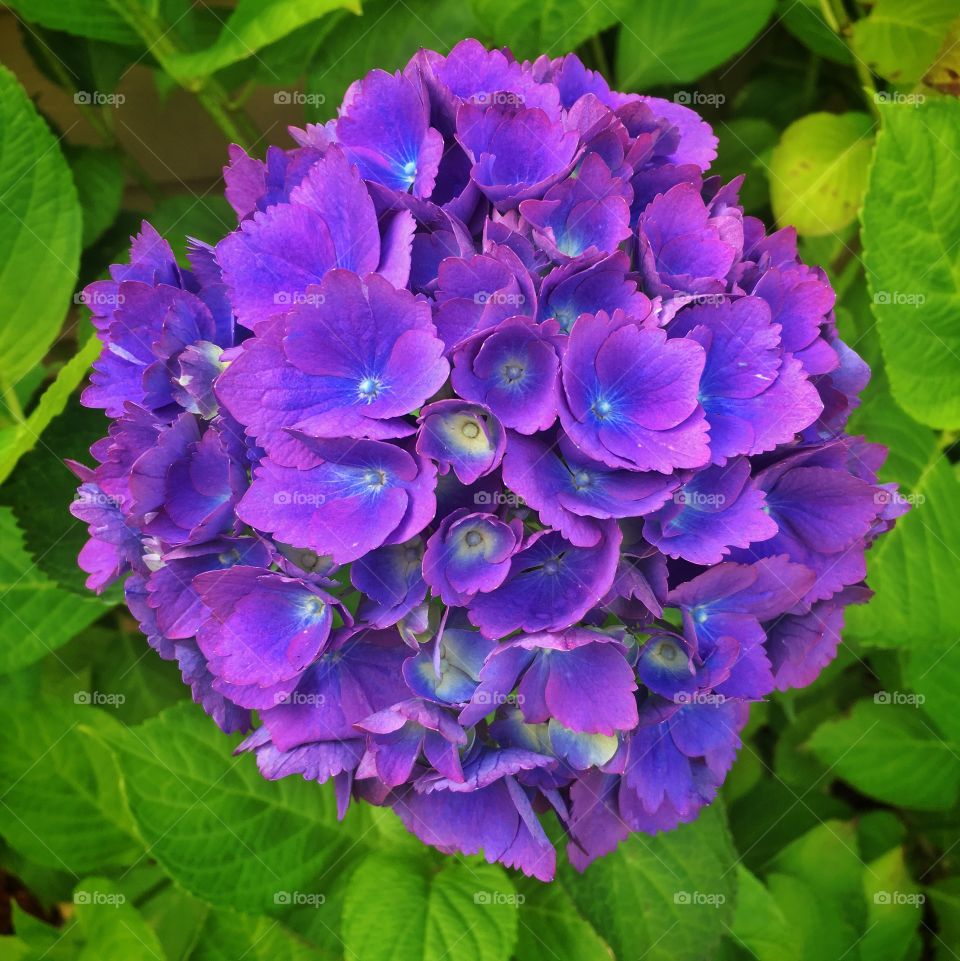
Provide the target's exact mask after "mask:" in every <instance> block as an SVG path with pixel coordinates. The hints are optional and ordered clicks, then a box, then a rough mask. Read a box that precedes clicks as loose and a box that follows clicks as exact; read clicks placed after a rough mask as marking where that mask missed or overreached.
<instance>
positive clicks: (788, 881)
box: [767, 873, 860, 961]
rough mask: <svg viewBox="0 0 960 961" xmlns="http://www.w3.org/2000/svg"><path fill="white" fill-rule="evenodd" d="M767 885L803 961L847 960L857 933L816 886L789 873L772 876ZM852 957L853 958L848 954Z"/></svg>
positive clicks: (858, 935)
mask: <svg viewBox="0 0 960 961" xmlns="http://www.w3.org/2000/svg"><path fill="white" fill-rule="evenodd" d="M767 886H768V888H769V889H770V893H771V894H772V895H773V897H774V899H775V900H776V902H777V905H778V906H779V908H780V910H781V912H782V913H783V916H784V917H785V918H786V922H787V925H788V927H789V928H790V931H791V932H792V938H791V940H792V941H793V943H794V944H795V945H796V946H797V947H799V949H800V957H801V958H803V959H804V961H824V959H825V958H844V957H846V958H849V957H851V953H850V952H851V951H852V950H853V948H854V947H855V945H856V943H857V939H858V938H859V937H860V932H859V931H857V929H856V928H854V927H853V926H852V925H850V924H849V923H848V922H847V921H845V920H844V919H843V917H842V916H841V915H840V914H839V913H838V912H837V911H835V910H834V906H833V904H831V902H830V901H829V900H827V899H826V898H824V897H823V895H822V894H821V892H820V890H819V886H818V885H810V884H807V883H806V882H804V881H801V880H800V879H799V878H795V877H792V876H791V875H789V874H780V873H774V874H771V875H770V876H769V877H768V878H767ZM852 957H856V955H852Z"/></svg>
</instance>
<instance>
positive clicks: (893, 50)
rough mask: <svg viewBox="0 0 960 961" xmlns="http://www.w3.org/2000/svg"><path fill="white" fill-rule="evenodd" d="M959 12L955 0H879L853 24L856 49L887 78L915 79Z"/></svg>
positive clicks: (932, 55)
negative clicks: (867, 13) (866, 14)
mask: <svg viewBox="0 0 960 961" xmlns="http://www.w3.org/2000/svg"><path fill="white" fill-rule="evenodd" d="M956 16H957V5H956V3H955V2H954V0H878V2H877V3H876V4H874V5H873V8H872V9H871V11H870V15H869V16H867V17H864V18H863V19H861V20H858V21H857V22H856V23H855V24H854V25H853V34H852V40H853V52H854V54H855V55H856V56H857V57H859V58H860V59H861V60H863V61H864V62H865V63H866V64H867V65H868V66H869V67H870V69H871V70H873V71H874V72H875V73H878V74H879V75H880V76H881V77H884V78H885V79H887V80H891V81H893V82H894V83H898V84H912V83H916V82H917V81H918V80H919V79H920V78H921V77H922V76H923V73H924V71H925V70H926V69H927V67H929V66H930V65H931V64H932V63H933V61H934V58H935V57H936V55H937V51H938V50H939V49H940V46H941V44H942V43H943V38H944V35H945V34H946V31H947V27H948V26H949V25H950V22H951V21H952V20H954V19H955V18H956Z"/></svg>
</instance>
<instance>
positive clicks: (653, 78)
mask: <svg viewBox="0 0 960 961" xmlns="http://www.w3.org/2000/svg"><path fill="white" fill-rule="evenodd" d="M773 6H774V3H773V0H748V2H746V3H741V4H739V5H738V7H737V15H736V16H735V17H732V16H730V5H729V4H727V3H723V2H722V0H695V2H693V3H686V4H671V3H661V2H658V0H637V2H636V3H634V4H632V5H631V8H630V11H629V12H628V13H625V14H624V20H623V24H622V26H621V27H620V39H619V44H618V46H617V77H618V79H619V84H620V86H621V87H622V88H623V89H624V90H641V91H642V90H644V89H645V88H647V87H651V86H653V85H655V84H678V83H689V82H690V81H693V80H696V79H698V78H699V77H702V76H703V75H704V74H705V73H706V72H707V71H708V70H712V69H713V68H714V67H716V66H719V65H720V64H721V63H723V61H724V60H727V59H728V58H729V57H732V56H733V55H734V54H735V53H738V52H739V51H741V50H743V48H744V47H746V46H747V45H748V44H749V43H750V42H751V41H752V40H753V39H754V37H756V36H757V34H759V33H760V31H761V30H762V29H763V27H764V25H765V24H766V22H767V20H769V18H770V14H771V13H772V12H773Z"/></svg>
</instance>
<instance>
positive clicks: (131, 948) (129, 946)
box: [73, 877, 164, 961]
mask: <svg viewBox="0 0 960 961" xmlns="http://www.w3.org/2000/svg"><path fill="white" fill-rule="evenodd" d="M73 902H74V904H75V905H76V908H77V923H78V925H79V927H80V930H81V931H82V933H83V936H84V938H85V940H86V944H85V945H84V948H83V951H82V952H81V953H80V961H162V959H163V957H164V953H163V948H162V947H161V945H160V942H159V941H158V940H157V936H156V934H154V932H153V929H152V928H151V927H150V926H149V925H148V924H147V923H146V922H145V921H144V920H143V918H142V917H141V916H140V914H139V912H138V911H137V909H136V908H135V907H134V906H133V905H132V904H131V903H130V902H129V901H128V900H127V897H126V895H125V894H124V893H123V892H122V891H121V890H120V888H119V887H117V885H116V884H115V883H114V882H113V881H108V880H107V879H106V878H97V877H94V878H84V879H83V880H82V881H81V882H80V883H79V884H78V885H77V887H76V890H75V891H74V893H73Z"/></svg>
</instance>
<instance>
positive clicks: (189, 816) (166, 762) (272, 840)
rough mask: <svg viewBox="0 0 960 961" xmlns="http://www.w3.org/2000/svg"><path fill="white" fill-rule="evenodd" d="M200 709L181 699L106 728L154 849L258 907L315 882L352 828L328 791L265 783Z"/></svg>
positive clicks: (218, 890) (192, 875)
mask: <svg viewBox="0 0 960 961" xmlns="http://www.w3.org/2000/svg"><path fill="white" fill-rule="evenodd" d="M237 740H238V739H237V738H231V739H228V738H226V737H225V736H224V735H223V734H222V733H220V731H218V730H217V728H216V727H215V726H214V725H213V724H211V723H210V719H209V718H207V717H206V716H204V715H203V713H202V712H201V711H200V709H199V708H197V707H195V706H194V705H192V704H188V703H185V702H184V703H181V704H178V705H176V706H174V707H171V708H168V709H167V710H166V711H164V712H163V713H162V714H160V715H158V716H157V717H155V718H152V719H151V720H149V721H146V722H145V723H144V724H142V725H140V726H139V727H135V728H128V729H127V730H126V731H125V732H120V735H119V736H115V737H111V738H110V744H111V746H112V747H114V748H115V750H116V752H117V755H118V758H119V762H120V768H121V771H122V773H123V779H124V785H125V789H126V794H127V798H128V801H129V804H130V810H131V812H132V814H133V817H134V820H135V821H136V823H137V827H138V829H139V831H140V834H141V836H142V837H143V839H144V841H145V842H146V844H147V846H148V848H149V850H150V853H151V856H152V857H154V858H156V860H157V861H158V862H159V863H160V864H161V865H162V866H163V868H164V870H165V871H166V872H167V873H168V874H169V875H170V876H171V877H172V878H173V879H174V880H175V881H177V882H178V883H179V884H180V885H181V886H182V887H184V888H185V889H186V890H187V891H189V892H191V893H192V894H195V895H196V896H197V897H200V898H203V899H204V900H206V901H209V902H211V903H212V904H228V905H232V906H233V907H235V908H238V909H240V910H248V911H254V912H256V911H258V910H263V909H264V908H266V907H267V906H268V905H273V904H274V903H275V900H274V899H275V897H276V896H277V894H278V892H280V891H291V890H299V891H304V892H307V891H312V892H317V891H319V892H320V893H322V885H323V878H324V875H325V872H326V871H337V872H339V871H342V870H344V864H345V863H346V862H345V860H342V859H345V858H346V853H347V851H348V850H350V849H354V854H356V853H358V852H359V851H361V850H362V842H361V841H360V839H359V837H357V836H354V835H353V833H352V832H351V831H350V825H351V823H354V822H353V820H351V819H355V818H356V817H357V815H356V814H354V815H351V819H348V821H347V825H346V826H344V825H338V824H337V822H336V812H335V804H334V799H333V792H332V790H330V789H319V788H318V787H317V785H316V784H308V783H305V782H304V781H302V780H300V779H299V778H298V779H293V778H289V779H287V780H284V781H280V782H276V783H272V782H269V781H266V780H264V779H263V778H262V777H261V775H260V773H259V772H258V771H257V768H256V764H255V763H254V760H253V758H252V757H246V756H245V757H241V758H232V757H231V756H230V752H229V748H230V746H231V744H233V745H234V746H235V743H236V741H237Z"/></svg>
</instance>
